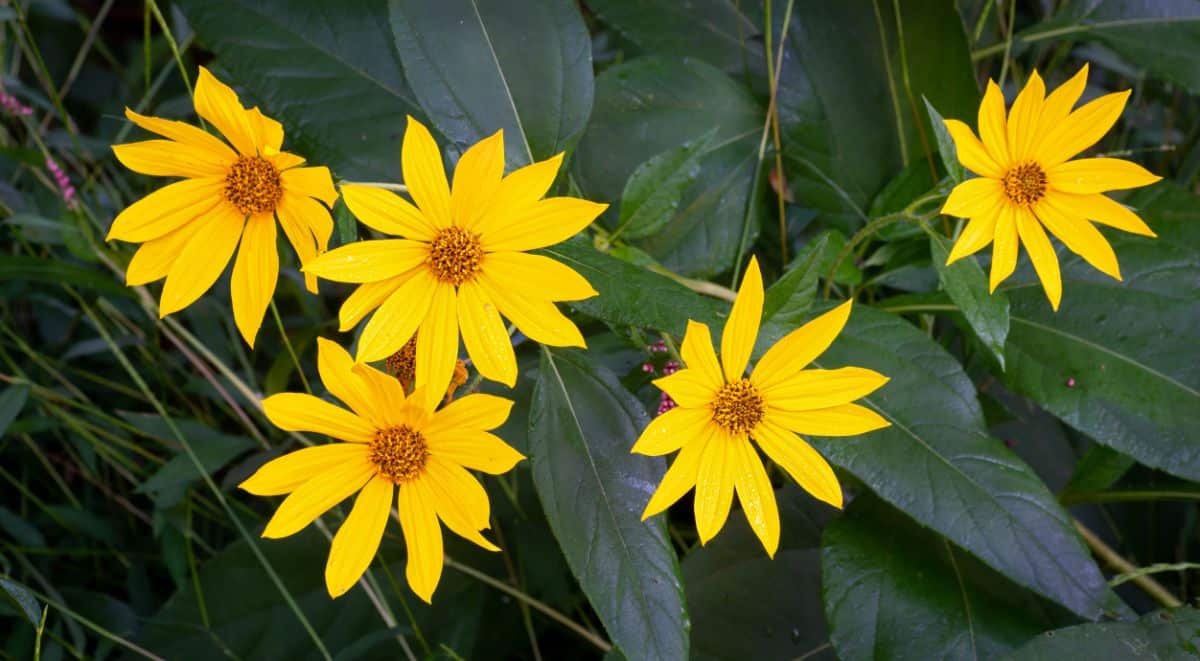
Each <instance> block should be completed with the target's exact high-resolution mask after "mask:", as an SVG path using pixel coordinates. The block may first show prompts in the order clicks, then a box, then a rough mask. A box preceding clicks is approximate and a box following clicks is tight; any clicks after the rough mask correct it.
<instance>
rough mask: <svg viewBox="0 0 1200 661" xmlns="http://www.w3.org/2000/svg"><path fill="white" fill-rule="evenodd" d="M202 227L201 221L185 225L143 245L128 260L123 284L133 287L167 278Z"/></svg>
mask: <svg viewBox="0 0 1200 661" xmlns="http://www.w3.org/2000/svg"><path fill="white" fill-rule="evenodd" d="M203 226H204V222H203V220H201V221H198V222H194V223H187V224H186V225H184V226H183V227H180V228H179V229H177V230H175V231H174V232H171V233H169V234H166V235H163V236H160V237H158V238H157V239H151V240H150V241H147V242H146V243H143V244H142V247H140V248H138V250H137V252H135V253H134V254H133V259H131V260H129V267H128V268H127V269H126V270H125V284H127V285H129V286H130V287H134V286H137V285H144V284H146V283H147V282H154V281H155V280H159V279H162V278H165V277H167V273H169V272H170V271H171V265H172V264H174V263H175V260H176V259H178V258H179V255H180V253H182V252H183V249H184V247H186V246H187V244H188V242H189V241H191V240H192V237H193V236H195V235H196V232H198V231H199V230H200V228H202V227H203Z"/></svg>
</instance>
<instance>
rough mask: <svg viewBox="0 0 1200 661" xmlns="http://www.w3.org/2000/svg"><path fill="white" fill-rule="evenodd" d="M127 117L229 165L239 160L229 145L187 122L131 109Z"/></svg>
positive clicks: (141, 125)
mask: <svg viewBox="0 0 1200 661" xmlns="http://www.w3.org/2000/svg"><path fill="white" fill-rule="evenodd" d="M125 117H127V118H128V119H129V121H131V122H133V123H134V124H137V125H138V126H140V127H142V128H144V129H146V130H147V131H150V132H152V133H157V134H159V135H161V136H163V137H164V138H170V139H171V140H174V141H176V142H182V143H184V144H186V145H190V146H192V147H197V148H199V149H204V150H207V151H210V152H213V153H214V154H216V155H217V156H220V157H221V158H222V159H224V161H225V162H227V163H232V162H233V161H234V160H236V159H237V153H235V152H234V151H233V150H232V149H230V148H229V145H227V144H225V143H224V142H221V140H220V139H219V138H216V137H214V136H213V135H212V134H210V133H208V132H207V131H205V130H203V129H201V128H199V127H196V126H192V125H191V124H188V123H186V122H180V121H177V120H174V119H161V118H159V117H148V116H146V115H139V114H137V113H136V112H134V111H132V110H130V109H129V108H126V109H125Z"/></svg>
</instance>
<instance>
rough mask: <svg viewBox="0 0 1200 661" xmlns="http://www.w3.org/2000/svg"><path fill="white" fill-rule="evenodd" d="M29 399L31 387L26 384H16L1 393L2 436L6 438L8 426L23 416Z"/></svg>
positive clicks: (0, 431)
mask: <svg viewBox="0 0 1200 661" xmlns="http://www.w3.org/2000/svg"><path fill="white" fill-rule="evenodd" d="M28 399H29V386H28V385H27V384H24V383H14V384H13V385H11V386H9V387H7V388H5V389H4V392H0V436H4V432H6V431H8V426H9V425H11V424H12V423H13V421H14V420H16V419H17V416H18V415H20V414H21V409H23V408H25V402H26V400H28Z"/></svg>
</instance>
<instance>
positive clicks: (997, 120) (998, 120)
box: [979, 80, 1011, 169]
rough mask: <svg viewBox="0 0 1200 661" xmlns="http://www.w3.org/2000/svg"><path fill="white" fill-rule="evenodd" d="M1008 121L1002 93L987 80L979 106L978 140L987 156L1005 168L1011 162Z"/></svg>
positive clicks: (1001, 167) (994, 84)
mask: <svg viewBox="0 0 1200 661" xmlns="http://www.w3.org/2000/svg"><path fill="white" fill-rule="evenodd" d="M1007 134H1008V119H1007V118H1006V117H1005V112H1004V93H1003V92H1001V91H1000V87H999V86H998V85H996V83H995V82H994V81H992V80H988V84H987V91H985V92H984V93H983V103H981V104H979V139H980V140H981V141H982V142H983V146H984V147H985V148H986V149H987V152H988V155H989V156H991V157H992V160H993V161H995V162H996V165H998V166H1000V169H1005V168H1007V167H1008V166H1009V165H1010V164H1011V161H1010V159H1009V155H1008V153H1009V152H1008V135H1007Z"/></svg>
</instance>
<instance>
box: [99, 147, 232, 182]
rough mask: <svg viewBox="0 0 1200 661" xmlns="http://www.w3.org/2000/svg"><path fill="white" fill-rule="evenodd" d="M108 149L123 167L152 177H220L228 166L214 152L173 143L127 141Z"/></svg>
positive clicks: (224, 173) (228, 163)
mask: <svg viewBox="0 0 1200 661" xmlns="http://www.w3.org/2000/svg"><path fill="white" fill-rule="evenodd" d="M112 150H113V154H115V155H116V157H117V160H118V161H121V164H122V165H124V166H125V167H127V168H129V169H130V170H133V171H134V172H140V173H142V174H148V175H150V176H153V177H204V178H212V177H222V178H223V177H224V176H225V175H226V174H227V173H228V172H229V166H230V165H232V162H231V161H229V160H227V159H226V158H225V157H224V156H222V155H221V154H219V153H217V152H214V151H210V150H208V149H203V148H200V147H194V146H192V145H188V144H184V143H182V142H175V141H174V140H143V141H142V142H130V143H126V144H123V145H113V147H112Z"/></svg>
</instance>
